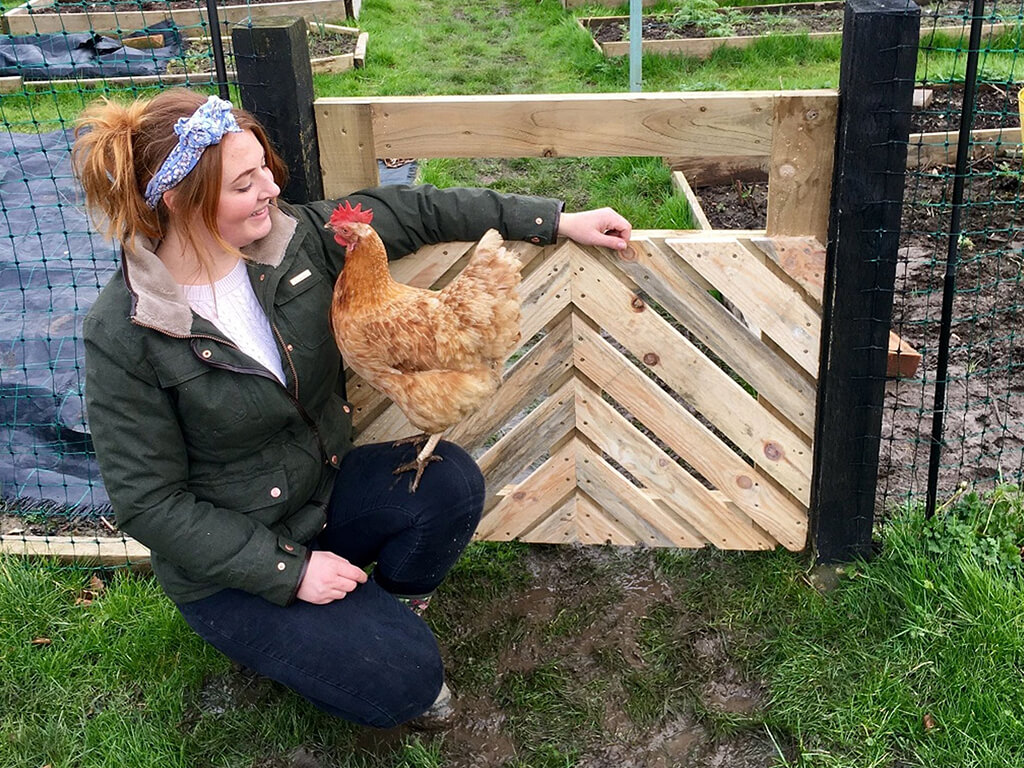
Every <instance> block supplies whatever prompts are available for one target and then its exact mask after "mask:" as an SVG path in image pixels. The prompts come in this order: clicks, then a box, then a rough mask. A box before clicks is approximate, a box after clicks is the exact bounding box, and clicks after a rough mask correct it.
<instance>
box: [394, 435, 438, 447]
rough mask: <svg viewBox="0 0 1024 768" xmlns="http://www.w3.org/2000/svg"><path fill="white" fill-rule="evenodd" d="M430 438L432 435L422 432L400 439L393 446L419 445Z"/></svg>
mask: <svg viewBox="0 0 1024 768" xmlns="http://www.w3.org/2000/svg"><path fill="white" fill-rule="evenodd" d="M429 438H430V435H429V434H427V433H426V432H420V433H419V434H418V435H409V437H400V438H398V439H397V440H395V441H394V442H393V443H391V445H394V446H399V445H419V444H420V443H422V442H425V441H426V440H428V439H429Z"/></svg>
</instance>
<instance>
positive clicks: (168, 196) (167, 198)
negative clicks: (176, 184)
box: [160, 189, 177, 213]
mask: <svg viewBox="0 0 1024 768" xmlns="http://www.w3.org/2000/svg"><path fill="white" fill-rule="evenodd" d="M160 198H161V199H162V200H163V201H164V205H166V206H167V210H168V211H170V212H171V213H174V202H175V200H176V198H177V194H176V193H175V190H173V189H168V190H167V191H166V192H164V193H163V194H162V195H161V196H160Z"/></svg>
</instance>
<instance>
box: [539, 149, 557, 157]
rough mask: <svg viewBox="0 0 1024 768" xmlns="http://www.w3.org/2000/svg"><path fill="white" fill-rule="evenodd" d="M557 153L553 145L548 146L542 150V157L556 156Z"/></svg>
mask: <svg viewBox="0 0 1024 768" xmlns="http://www.w3.org/2000/svg"><path fill="white" fill-rule="evenodd" d="M556 155H557V153H556V152H555V150H553V149H552V148H551V147H547V148H545V149H544V151H543V152H541V156H542V157H555V156H556Z"/></svg>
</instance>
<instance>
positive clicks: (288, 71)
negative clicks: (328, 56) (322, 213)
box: [231, 17, 324, 203]
mask: <svg viewBox="0 0 1024 768" xmlns="http://www.w3.org/2000/svg"><path fill="white" fill-rule="evenodd" d="M231 41H232V45H233V47H234V51H235V67H236V69H237V72H238V90H239V91H240V93H241V96H242V107H244V108H245V109H247V110H249V112H251V113H252V114H253V115H254V116H255V117H256V119H257V120H259V121H260V123H262V124H263V127H264V128H266V130H267V135H268V136H269V137H270V141H271V143H272V144H273V145H274V147H275V148H276V149H277V151H278V153H280V155H281V157H282V158H283V159H284V161H285V163H287V165H288V171H289V179H288V184H287V186H286V187H285V188H284V190H283V191H282V193H281V197H282V198H284V199H285V200H287V201H289V202H292V203H305V202H309V201H310V200H321V199H323V196H324V183H323V178H322V177H321V175H320V146H319V144H318V142H317V137H316V120H315V118H314V115H313V70H312V68H311V67H310V64H309V43H308V41H307V39H306V21H305V19H302V18H293V17H270V18H265V19H252V20H251V21H249V22H246V23H245V24H244V25H243V24H239V25H236V26H235V27H234V28H233V29H232V30H231Z"/></svg>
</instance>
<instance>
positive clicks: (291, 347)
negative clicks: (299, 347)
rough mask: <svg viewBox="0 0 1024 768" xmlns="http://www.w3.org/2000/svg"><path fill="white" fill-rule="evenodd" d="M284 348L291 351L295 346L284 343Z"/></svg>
mask: <svg viewBox="0 0 1024 768" xmlns="http://www.w3.org/2000/svg"><path fill="white" fill-rule="evenodd" d="M284 348H285V349H287V350H288V351H289V352H291V351H292V350H293V349H295V347H293V346H292V345H291V344H285V345H284Z"/></svg>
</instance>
